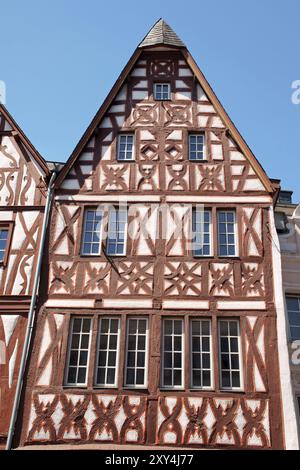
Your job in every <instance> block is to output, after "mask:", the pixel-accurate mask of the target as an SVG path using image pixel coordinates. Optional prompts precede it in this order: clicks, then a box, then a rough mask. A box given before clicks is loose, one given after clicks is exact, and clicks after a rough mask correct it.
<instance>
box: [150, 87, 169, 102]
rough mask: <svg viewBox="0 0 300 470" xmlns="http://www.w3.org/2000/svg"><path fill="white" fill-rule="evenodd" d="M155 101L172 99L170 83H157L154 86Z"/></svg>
mask: <svg viewBox="0 0 300 470" xmlns="http://www.w3.org/2000/svg"><path fill="white" fill-rule="evenodd" d="M154 99H155V100H158V101H163V100H170V99H171V87H170V83H155V84H154Z"/></svg>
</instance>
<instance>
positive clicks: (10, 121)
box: [0, 103, 50, 176]
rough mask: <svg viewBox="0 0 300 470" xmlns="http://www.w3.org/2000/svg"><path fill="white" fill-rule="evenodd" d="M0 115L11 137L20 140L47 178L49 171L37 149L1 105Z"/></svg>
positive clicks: (0, 104)
mask: <svg viewBox="0 0 300 470" xmlns="http://www.w3.org/2000/svg"><path fill="white" fill-rule="evenodd" d="M0 115H3V116H4V118H5V120H6V121H7V122H8V124H9V126H10V128H11V129H10V132H11V133H12V134H13V136H14V137H15V138H17V139H20V142H22V144H23V145H24V146H25V147H26V149H27V151H28V152H29V154H30V155H31V156H32V157H33V158H34V159H35V161H36V162H37V163H38V165H39V166H40V168H41V170H42V171H44V173H45V174H46V176H49V174H50V171H49V168H48V165H47V163H46V161H45V160H44V159H43V157H42V156H41V154H40V153H39V152H38V151H37V149H36V148H35V147H34V146H33V145H32V143H31V142H30V140H29V139H28V137H27V136H26V135H25V134H24V132H23V131H22V129H21V128H20V127H19V126H18V124H17V123H16V121H15V120H14V118H13V117H12V116H11V114H10V113H9V112H8V111H7V109H6V107H5V106H4V104H2V103H0ZM1 131H4V130H3V129H0V133H1ZM4 132H5V131H4Z"/></svg>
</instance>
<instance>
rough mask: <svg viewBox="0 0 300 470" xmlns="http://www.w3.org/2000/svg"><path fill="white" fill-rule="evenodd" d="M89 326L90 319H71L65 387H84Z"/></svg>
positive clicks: (87, 357)
mask: <svg viewBox="0 0 300 470" xmlns="http://www.w3.org/2000/svg"><path fill="white" fill-rule="evenodd" d="M91 326H92V319H91V318H85V317H73V318H72V319H71V327H70V337H69V348H68V367H67V371H66V379H65V382H66V385H82V386H85V385H86V384H87V368H88V360H89V349H90V337H91Z"/></svg>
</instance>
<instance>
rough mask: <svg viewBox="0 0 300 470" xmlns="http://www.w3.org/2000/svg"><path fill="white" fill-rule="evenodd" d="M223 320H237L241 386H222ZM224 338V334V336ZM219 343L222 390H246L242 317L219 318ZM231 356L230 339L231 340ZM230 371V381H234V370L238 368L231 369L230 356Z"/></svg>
mask: <svg viewBox="0 0 300 470" xmlns="http://www.w3.org/2000/svg"><path fill="white" fill-rule="evenodd" d="M221 321H226V322H232V321H234V322H236V324H237V332H238V348H239V351H238V355H239V365H240V368H239V373H240V386H239V387H223V386H222V370H223V369H222V362H221V361H222V357H221V356H222V351H221V334H220V325H221ZM231 337H232V336H227V338H231ZM222 338H224V336H222ZM218 344H219V378H220V390H225V391H226V390H229V391H230V390H231V391H243V390H244V370H243V351H242V342H241V328H240V319H238V318H218ZM228 354H229V357H230V354H231V353H230V341H229V352H228ZM226 370H228V371H229V372H230V381H232V376H231V374H232V371H234V372H235V371H237V369H231V357H230V369H226Z"/></svg>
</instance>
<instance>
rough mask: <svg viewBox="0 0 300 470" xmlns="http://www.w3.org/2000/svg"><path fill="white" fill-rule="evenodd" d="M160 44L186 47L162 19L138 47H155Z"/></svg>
mask: <svg viewBox="0 0 300 470" xmlns="http://www.w3.org/2000/svg"><path fill="white" fill-rule="evenodd" d="M158 44H166V45H169V46H176V47H185V44H184V43H183V42H182V40H181V39H180V38H179V37H178V36H177V34H176V33H175V32H174V31H173V29H172V28H171V27H170V26H169V25H168V24H167V23H166V22H165V20H163V19H162V18H160V19H159V20H158V21H157V22H156V23H155V24H154V25H153V26H152V28H151V29H150V31H149V32H148V33H147V34H146V36H145V37H144V39H143V40H142V42H141V43H140V44H139V46H138V47H146V46H154V45H158Z"/></svg>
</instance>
